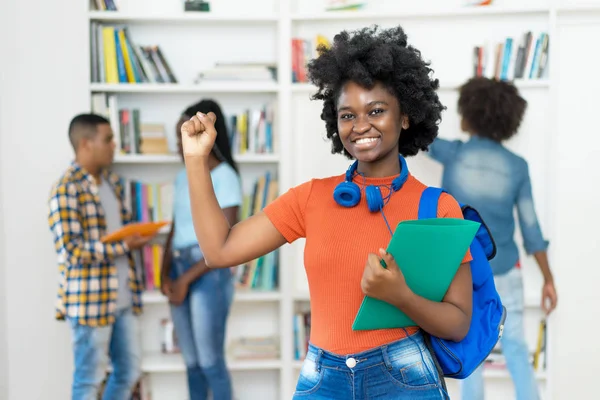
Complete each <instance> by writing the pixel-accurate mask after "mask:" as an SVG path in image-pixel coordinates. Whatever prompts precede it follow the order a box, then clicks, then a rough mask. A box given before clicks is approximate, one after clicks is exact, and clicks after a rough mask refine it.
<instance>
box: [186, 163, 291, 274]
mask: <svg viewBox="0 0 600 400" xmlns="http://www.w3.org/2000/svg"><path fill="white" fill-rule="evenodd" d="M185 163H186V169H187V176H188V184H189V188H190V204H191V209H192V220H193V222H194V231H195V232H196V237H197V238H198V243H199V244H200V248H201V249H202V253H203V254H204V260H205V262H206V265H207V266H208V267H209V268H225V267H232V266H235V265H240V264H244V263H246V262H248V261H251V260H253V259H255V258H258V257H260V256H263V255H265V254H267V253H270V252H271V251H273V250H275V249H277V248H279V247H281V246H282V245H283V244H285V243H286V239H285V238H284V237H283V235H282V234H281V233H280V232H279V231H278V230H277V229H276V228H275V226H274V225H273V223H272V222H271V221H270V220H269V218H268V217H267V216H266V215H265V214H264V213H263V212H259V213H257V214H255V215H253V216H251V217H249V218H247V219H245V220H243V221H241V222H238V223H236V224H235V225H233V226H232V224H230V221H228V220H227V217H226V215H225V213H224V211H223V210H222V209H221V207H220V206H219V203H218V201H217V198H216V196H215V192H214V188H213V183H212V179H211V176H210V168H209V166H208V160H207V159H206V158H204V157H186V159H185Z"/></svg>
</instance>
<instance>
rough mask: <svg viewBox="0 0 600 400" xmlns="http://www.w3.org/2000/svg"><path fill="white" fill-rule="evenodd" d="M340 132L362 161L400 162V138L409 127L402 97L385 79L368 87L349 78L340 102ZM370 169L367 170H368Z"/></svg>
mask: <svg viewBox="0 0 600 400" xmlns="http://www.w3.org/2000/svg"><path fill="white" fill-rule="evenodd" d="M337 120H338V135H339V137H340V139H341V141H342V144H343V145H344V148H345V149H346V150H347V151H348V153H350V154H351V155H352V156H353V157H354V158H355V159H357V160H358V161H359V166H360V165H361V164H362V169H363V170H364V169H365V167H366V164H374V163H377V164H381V163H383V164H385V163H387V162H388V161H389V162H393V163H394V164H395V165H398V140H399V138H400V132H401V131H402V129H407V128H408V117H406V116H404V115H402V113H401V112H400V105H399V103H398V99H396V97H395V96H394V95H392V94H391V93H390V92H389V91H388V90H387V89H386V88H385V87H384V86H383V85H382V84H381V83H377V84H375V86H373V88H371V89H366V88H364V87H362V86H360V85H358V84H356V83H354V82H348V83H346V84H345V85H344V87H343V88H342V90H341V93H340V97H339V100H338V105H337ZM364 172H366V171H364Z"/></svg>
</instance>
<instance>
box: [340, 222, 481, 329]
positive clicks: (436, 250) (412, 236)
mask: <svg viewBox="0 0 600 400" xmlns="http://www.w3.org/2000/svg"><path fill="white" fill-rule="evenodd" d="M479 226H480V224H479V223H477V222H473V221H469V220H464V219H458V218H431V219H420V220H409V221H402V222H400V223H399V224H398V226H397V227H396V231H395V232H394V235H393V236H392V240H391V241H390V243H389V245H388V248H387V251H388V253H390V254H391V255H392V256H393V257H394V259H395V260H396V263H397V264H398V266H399V268H400V270H401V271H402V273H403V274H404V278H405V279H406V284H407V285H408V287H409V288H411V289H412V291H413V292H414V293H416V294H418V295H419V296H421V297H425V298H426V299H429V300H432V301H442V299H443V298H444V295H445V294H446V292H447V291H448V287H449V286H450V283H451V282H452V279H453V278H454V275H455V274H456V271H458V267H459V266H460V264H461V262H462V260H463V258H464V256H465V254H466V252H467V250H468V249H469V246H470V245H471V242H472V241H473V239H474V237H475V234H476V233H477V230H478V229H479ZM382 268H383V267H382ZM415 325H416V324H415V323H414V321H413V320H412V319H410V318H409V317H408V316H407V315H406V314H404V313H403V312H402V311H400V310H399V309H398V308H396V307H394V306H393V305H391V304H389V303H386V302H384V301H381V300H378V299H375V298H372V297H368V296H365V298H364V299H363V302H362V304H361V306H360V308H359V310H358V313H357V314H356V317H355V319H354V323H353V324H352V329H353V330H355V331H356V330H371V329H387V328H404V327H408V326H415Z"/></svg>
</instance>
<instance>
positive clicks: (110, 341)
mask: <svg viewBox="0 0 600 400" xmlns="http://www.w3.org/2000/svg"><path fill="white" fill-rule="evenodd" d="M69 323H70V325H71V332H72V335H73V353H74V356H75V372H74V374H73V388H72V399H73V400H97V398H98V393H99V389H100V385H101V383H102V381H103V380H104V378H105V376H106V371H107V367H108V356H110V361H111V364H112V373H111V374H110V377H109V378H108V382H107V383H106V386H105V388H104V394H103V397H102V398H103V399H104V400H129V399H130V398H131V393H132V391H133V387H134V386H135V384H136V383H137V381H138V379H139V377H140V364H141V357H140V348H139V341H138V325H137V324H138V321H137V319H136V317H135V316H134V315H133V312H132V311H131V308H126V309H123V310H119V311H117V314H116V320H115V323H114V324H113V325H110V326H105V327H91V326H86V325H79V324H78V323H77V322H76V321H75V320H73V319H71V320H69Z"/></svg>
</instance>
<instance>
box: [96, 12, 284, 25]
mask: <svg viewBox="0 0 600 400" xmlns="http://www.w3.org/2000/svg"><path fill="white" fill-rule="evenodd" d="M88 19H89V20H90V21H99V22H118V23H172V22H213V23H240V22H246V23H275V22H277V21H278V17H277V15H275V14H272V15H268V14H267V15H265V14H263V15H229V14H225V15H219V14H214V13H204V12H187V13H186V12H181V13H174V14H167V15H164V14H132V13H125V12H119V11H116V12H115V11H90V12H88Z"/></svg>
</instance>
